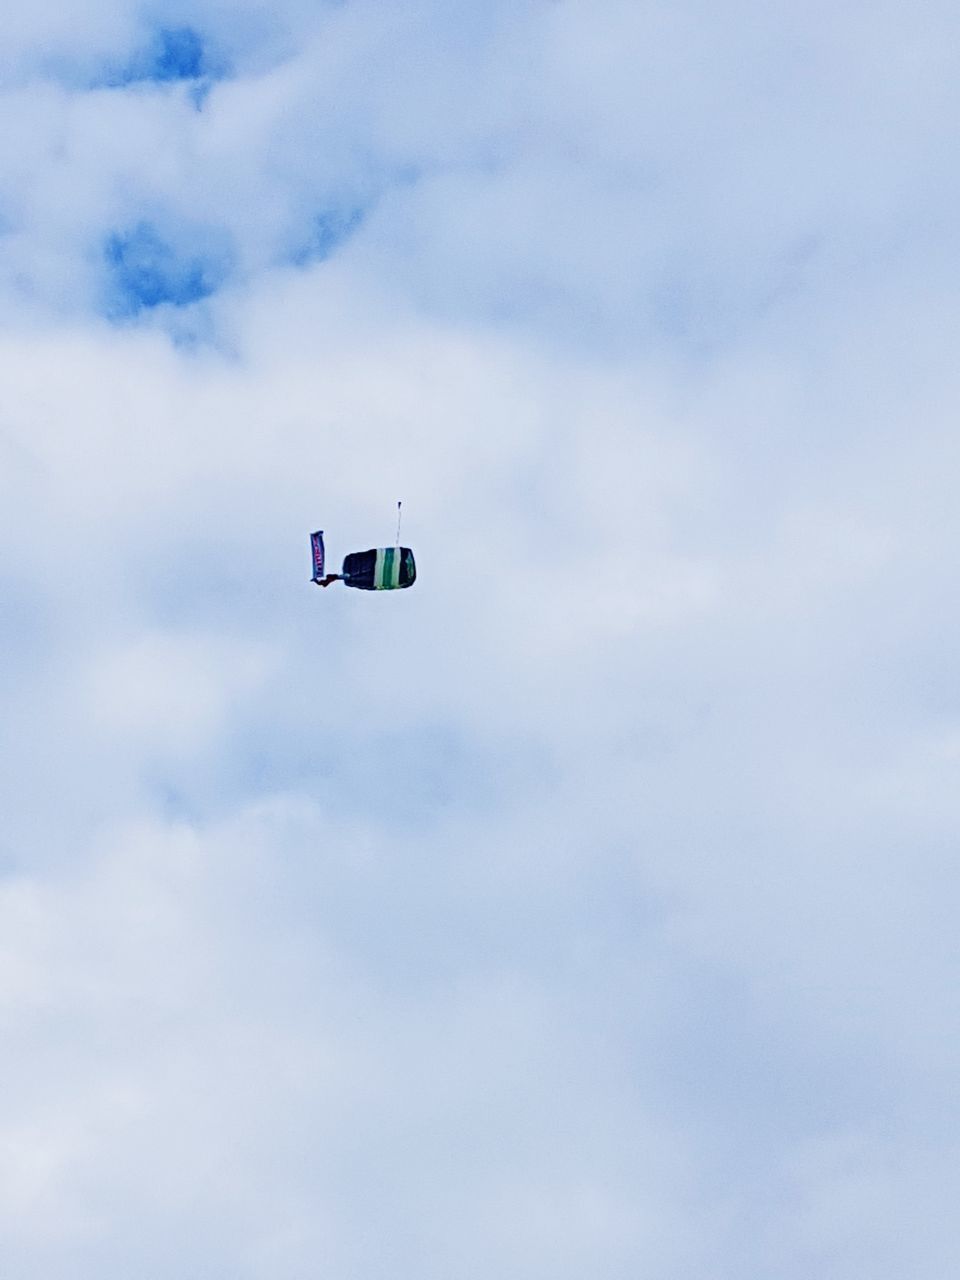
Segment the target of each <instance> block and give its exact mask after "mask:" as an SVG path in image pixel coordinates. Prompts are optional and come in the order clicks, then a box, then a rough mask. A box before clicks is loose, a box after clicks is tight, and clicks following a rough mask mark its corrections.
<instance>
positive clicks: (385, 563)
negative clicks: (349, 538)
mask: <svg viewBox="0 0 960 1280" xmlns="http://www.w3.org/2000/svg"><path fill="white" fill-rule="evenodd" d="M310 548H311V551H312V553H313V577H312V578H311V579H310V581H311V582H315V583H316V584H317V586H318V587H329V585H330V583H331V582H342V583H343V584H344V586H347V587H358V588H359V589H360V590H361V591H395V590H397V589H398V588H400V587H412V586H413V584H414V582H416V579H417V566H416V562H415V561H414V558H413V552H412V551H411V550H410V548H409V547H401V546H399V545H398V546H396V547H374V548H372V549H371V550H370V551H351V552H350V554H349V555H348V556H345V557H344V561H343V569H342V570H341V571H340V573H328V574H324V560H325V552H324V547H323V530H322V529H318V530H317V532H316V533H311V535H310Z"/></svg>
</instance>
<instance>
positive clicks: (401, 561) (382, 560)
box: [342, 547, 417, 591]
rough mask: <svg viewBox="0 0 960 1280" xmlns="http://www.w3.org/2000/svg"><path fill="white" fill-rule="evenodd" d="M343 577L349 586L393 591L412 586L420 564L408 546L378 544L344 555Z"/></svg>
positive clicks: (364, 589) (367, 589)
mask: <svg viewBox="0 0 960 1280" xmlns="http://www.w3.org/2000/svg"><path fill="white" fill-rule="evenodd" d="M342 576H343V581H344V582H345V583H346V585H347V586H348V587H359V588H360V589H361V591H393V590H394V589H395V588H397V587H412V586H413V584H414V582H415V581H416V578H417V566H416V564H415V562H414V559H413V552H412V551H411V550H410V548H409V547H376V548H375V549H373V550H371V551H351V553H350V554H349V555H348V556H345V557H344V561H343V575H342Z"/></svg>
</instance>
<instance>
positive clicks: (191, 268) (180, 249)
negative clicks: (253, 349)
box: [104, 222, 230, 318]
mask: <svg viewBox="0 0 960 1280" xmlns="http://www.w3.org/2000/svg"><path fill="white" fill-rule="evenodd" d="M200 239H201V238H200V237H195V238H194V243H193V244H192V245H191V244H187V245H183V244H176V243H174V242H173V241H172V240H170V239H167V238H165V237H164V236H162V235H161V234H160V232H159V231H158V230H157V228H156V227H155V226H153V225H152V224H151V223H149V222H140V223H138V224H137V225H136V226H135V227H133V228H132V229H130V230H127V231H115V232H113V233H111V234H110V235H109V236H108V237H107V239H106V242H105V244H104V260H105V262H106V266H107V272H108V276H109V301H108V306H107V310H108V313H109V314H110V315H111V316H112V317H115V318H120V317H130V316H136V315H138V314H139V313H140V312H142V311H148V310H150V309H152V308H154V307H159V306H163V305H164V304H167V305H170V306H174V307H187V306H189V305H190V304H191V303H194V302H199V301H201V300H202V299H203V298H208V297H210V295H211V294H213V293H215V292H216V291H217V289H218V288H219V287H220V286H221V285H222V284H223V282H224V280H225V279H226V277H227V275H228V274H229V268H230V255H229V252H228V250H227V249H226V247H225V245H224V244H223V243H222V242H221V243H219V244H218V243H216V241H213V242H212V243H211V242H209V240H210V238H209V237H204V238H203V239H204V240H205V241H207V242H206V243H199V242H198V241H200Z"/></svg>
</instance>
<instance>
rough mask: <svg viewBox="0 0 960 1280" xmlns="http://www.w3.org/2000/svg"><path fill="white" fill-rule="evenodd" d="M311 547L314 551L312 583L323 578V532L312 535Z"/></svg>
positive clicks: (319, 530)
mask: <svg viewBox="0 0 960 1280" xmlns="http://www.w3.org/2000/svg"><path fill="white" fill-rule="evenodd" d="M310 547H311V550H312V551H313V578H312V579H311V581H312V582H318V581H319V580H320V579H321V578H322V577H323V530H322V529H318V530H317V532H316V533H311V535H310Z"/></svg>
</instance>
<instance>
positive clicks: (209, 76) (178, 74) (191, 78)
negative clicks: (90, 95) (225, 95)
mask: <svg viewBox="0 0 960 1280" xmlns="http://www.w3.org/2000/svg"><path fill="white" fill-rule="evenodd" d="M227 74H228V67H227V64H226V63H225V61H224V60H223V59H222V58H221V57H219V56H217V55H216V54H214V53H213V52H212V51H211V49H210V47H209V45H208V43H207V41H206V40H205V39H204V38H203V36H202V35H201V34H200V33H199V32H198V31H196V30H194V28H193V27H161V28H160V29H159V30H157V31H156V32H154V34H153V36H152V38H151V39H150V40H149V41H148V42H147V43H146V45H144V47H143V48H142V49H140V50H139V51H138V52H137V53H135V54H134V55H133V56H132V57H131V58H130V60H129V61H128V62H126V63H123V64H121V65H119V66H115V67H112V68H110V70H109V71H108V72H107V74H106V76H105V77H104V83H105V84H107V85H108V86H109V87H111V88H123V87H124V86H126V85H130V84H148V83H154V84H176V83H178V82H188V83H193V84H196V83H198V82H207V83H209V82H210V81H211V80H218V79H222V78H223V77H224V76H225V75H227Z"/></svg>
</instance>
